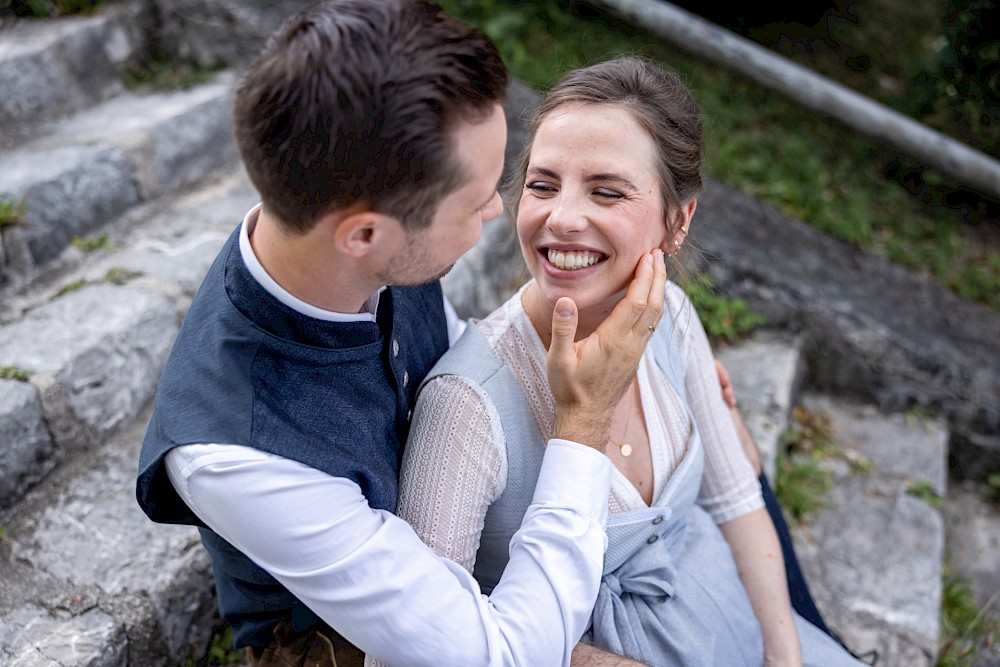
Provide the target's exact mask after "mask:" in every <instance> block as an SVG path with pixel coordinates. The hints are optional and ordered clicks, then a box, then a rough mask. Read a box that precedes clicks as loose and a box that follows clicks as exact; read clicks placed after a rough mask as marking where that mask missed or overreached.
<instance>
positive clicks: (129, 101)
mask: <svg viewBox="0 0 1000 667" xmlns="http://www.w3.org/2000/svg"><path fill="white" fill-rule="evenodd" d="M233 83H234V76H233V75H232V74H231V73H227V72H226V73H221V74H219V75H218V76H216V77H215V78H214V79H213V80H212V81H211V82H209V83H207V84H204V85H201V86H198V87H196V88H192V89H190V90H184V91H177V92H170V93H155V94H144V95H142V94H136V93H125V94H122V95H119V96H117V97H115V98H113V99H111V100H108V101H106V102H103V103H101V104H100V105H97V106H95V107H92V108H90V109H87V110H85V111H82V112H80V113H78V114H76V115H74V116H72V117H70V118H67V119H62V120H60V121H57V122H55V123H52V124H49V125H46V126H44V134H43V135H41V136H40V137H39V138H37V139H35V140H33V141H32V142H29V143H28V144H23V145H21V146H19V147H17V148H16V149H13V150H8V151H6V152H3V153H0V174H3V176H2V179H0V198H4V199H7V200H9V201H10V200H12V201H20V202H23V204H24V207H25V212H24V216H23V220H22V222H21V223H20V224H15V225H9V226H5V227H4V228H3V230H2V237H0V286H2V287H6V288H16V287H19V286H21V285H23V284H25V283H27V282H28V281H30V280H31V279H33V278H35V277H37V276H38V275H39V273H40V271H41V269H42V268H43V267H44V266H45V265H46V264H49V263H51V262H52V261H53V260H54V259H56V258H57V257H58V256H59V255H60V254H61V253H63V252H64V250H65V249H66V248H67V247H68V246H69V244H70V242H71V241H72V240H73V239H74V238H77V237H85V236H87V235H88V234H93V233H95V232H96V231H97V230H99V229H102V228H103V227H105V226H106V225H107V224H108V223H109V222H110V221H113V220H114V219H116V218H117V217H119V216H121V215H122V214H123V213H125V212H126V211H127V210H129V209H130V208H132V207H134V206H136V205H137V204H139V203H140V202H144V201H150V200H152V199H153V198H156V197H158V196H162V195H164V194H168V193H171V192H175V191H177V190H179V189H181V188H184V187H186V186H189V185H191V184H193V183H197V182H198V181H199V180H201V179H204V178H205V177H206V176H207V175H209V174H210V173H211V172H212V171H214V170H217V169H219V168H221V167H223V166H225V165H227V164H233V163H234V162H235V161H236V159H237V154H236V148H235V143H234V141H233V138H232V130H231V129H230V127H231V123H230V107H231V99H232V90H233Z"/></svg>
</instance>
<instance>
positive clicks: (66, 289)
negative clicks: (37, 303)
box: [56, 278, 87, 296]
mask: <svg viewBox="0 0 1000 667" xmlns="http://www.w3.org/2000/svg"><path fill="white" fill-rule="evenodd" d="M86 285H87V281H86V280H84V279H83V278H80V279H79V280H73V281H70V282H68V283H66V284H65V285H63V286H62V287H60V288H59V291H58V292H56V296H63V295H64V294H70V293H71V292H78V291H80V290H82V289H83V288H84V287H86Z"/></svg>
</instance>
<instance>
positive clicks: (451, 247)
mask: <svg viewBox="0 0 1000 667" xmlns="http://www.w3.org/2000/svg"><path fill="white" fill-rule="evenodd" d="M452 143H453V150H454V151H455V153H454V155H455V158H456V159H457V162H458V164H459V165H461V166H462V171H461V172H460V176H461V177H462V178H463V180H464V182H465V185H463V186H462V187H460V188H459V189H457V190H455V191H454V192H452V193H451V194H449V195H447V196H446V197H445V198H444V199H442V200H441V202H440V204H439V205H438V207H437V210H436V211H435V212H434V216H433V217H432V218H431V223H430V224H429V225H428V226H427V227H425V228H423V229H419V230H415V231H411V232H408V233H407V234H406V242H405V244H404V245H405V247H403V248H402V249H401V250H400V252H398V253H396V254H395V255H393V256H392V257H391V258H390V259H389V260H388V261H387V263H386V265H385V266H384V268H383V270H382V278H383V282H384V283H385V284H387V285H422V284H425V283H429V282H433V281H434V280H437V279H438V278H440V277H441V276H443V275H444V274H446V273H448V271H449V270H451V267H452V266H454V265H455V262H456V261H458V258H459V257H461V256H462V255H463V254H465V253H466V252H467V251H468V250H469V249H470V248H472V246H474V245H475V244H476V241H478V240H479V236H480V235H481V234H482V231H483V223H484V222H485V221H487V220H492V219H493V218H496V217H498V216H499V215H500V214H501V213H502V212H503V203H502V202H501V200H500V194H499V193H498V192H497V186H498V184H499V182H500V176H501V174H502V172H503V158H504V147H505V146H506V144H507V122H506V120H505V118H504V114H503V108H502V107H501V106H500V105H499V104H497V105H495V107H494V109H493V111H492V113H491V114H490V115H489V117H488V118H487V119H486V120H484V121H480V122H478V123H468V122H461V123H459V124H458V125H457V126H456V127H455V128H454V129H453V130H452Z"/></svg>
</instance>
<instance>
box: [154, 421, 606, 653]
mask: <svg viewBox="0 0 1000 667" xmlns="http://www.w3.org/2000/svg"><path fill="white" fill-rule="evenodd" d="M166 463H167V472H168V475H169V477H170V480H171V482H172V483H173V485H174V487H175V488H176V489H177V492H178V493H179V494H180V496H181V498H182V499H183V500H184V502H185V503H187V504H188V506H189V507H190V508H191V509H192V510H193V511H194V512H195V514H197V515H198V517H199V518H201V520H202V521H204V522H205V524H206V525H208V526H209V527H210V528H211V529H212V530H214V531H215V532H217V533H218V534H219V535H220V536H222V537H223V538H224V539H226V540H227V541H228V542H230V543H231V544H232V545H233V546H235V547H236V548H237V549H239V550H240V551H242V552H243V553H244V554H246V555H247V556H248V557H250V558H251V559H252V560H253V561H254V562H256V563H257V564H259V565H260V566H261V567H262V568H264V569H265V570H266V571H268V572H269V573H270V574H271V575H272V576H274V577H275V578H276V579H277V580H278V581H280V582H281V583H282V585H284V586H285V587H286V588H288V590H289V591H291V592H292V593H293V594H294V595H295V596H296V597H297V598H299V599H300V600H301V601H302V602H303V603H305V604H306V605H307V606H308V607H309V608H310V609H312V610H313V611H314V612H316V613H317V614H318V615H319V616H320V617H321V618H323V620H324V621H326V622H327V623H328V624H330V626H331V627H333V628H335V629H336V630H337V631H338V632H340V633H341V634H342V635H343V636H344V637H346V638H347V639H348V640H350V641H351V642H353V643H354V644H355V645H357V646H358V647H359V648H361V649H362V650H363V651H365V652H366V653H368V654H369V655H370V656H372V657H374V658H376V659H378V660H380V661H382V662H383V663H385V664H386V665H390V666H392V665H414V666H419V665H429V666H430V665H433V666H435V667H442V666H446V665H456V666H458V665H462V666H465V665H533V666H534V665H568V664H569V661H570V655H571V652H572V649H573V646H574V645H575V644H576V642H577V640H578V639H579V638H580V636H581V635H582V634H583V632H584V630H585V629H586V628H587V625H588V623H589V619H590V613H591V609H592V607H593V603H594V600H595V599H596V596H597V587H598V585H599V582H600V576H601V569H602V561H603V555H604V546H605V534H604V523H605V521H606V517H607V496H608V490H609V487H610V478H611V468H610V463H609V461H608V459H607V458H606V457H605V456H603V455H601V454H599V453H598V452H596V451H595V450H593V449H591V448H589V447H585V446H583V445H579V444H576V443H570V442H566V441H558V440H553V441H551V442H550V444H549V446H548V447H547V448H546V453H545V458H544V460H543V464H542V472H541V475H540V476H539V480H538V485H537V488H536V491H535V496H534V500H533V503H532V505H531V507H530V508H529V510H528V513H527V514H526V515H525V518H524V522H523V524H522V527H521V529H520V530H519V531H518V533H517V534H516V535H515V536H514V538H513V539H512V541H511V559H510V564H509V565H508V567H507V570H506V571H505V573H504V577H503V579H502V580H501V581H500V583H499V584H498V585H497V587H496V589H495V590H494V592H493V595H491V596H490V597H488V598H487V597H486V596H484V595H482V594H481V593H480V591H479V586H478V584H477V583H476V581H475V580H474V579H473V578H472V576H471V575H470V574H469V573H468V572H466V571H465V570H464V569H463V568H461V567H460V566H458V565H456V564H455V563H453V562H451V561H449V560H447V559H444V558H439V557H438V556H436V555H435V554H434V553H433V552H432V551H430V549H428V548H427V547H426V546H425V545H424V544H423V543H422V542H421V541H420V539H419V538H418V537H417V536H416V534H415V533H414V532H413V530H412V529H411V528H410V526H409V525H408V524H407V523H406V522H404V521H403V520H401V519H399V518H398V517H396V516H394V515H393V514H392V513H390V512H386V511H383V510H376V509H372V508H371V507H370V506H369V505H368V502H367V501H366V499H365V497H364V495H363V494H362V493H361V489H360V488H359V487H358V486H357V485H356V484H354V483H353V482H351V481H350V480H347V479H345V478H338V477H331V476H330V475H327V474H325V473H323V472H320V471H318V470H315V469H313V468H310V467H308V466H305V465H303V464H301V463H298V462H295V461H291V460H289V459H284V458H281V457H277V456H273V455H271V454H267V453H264V452H260V451H258V450H255V449H252V448H248V447H242V446H239V445H217V444H209V445H186V446H182V447H178V448H175V449H173V450H172V451H171V452H170V453H169V454H168V455H167V459H166Z"/></svg>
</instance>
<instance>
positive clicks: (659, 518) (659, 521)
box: [653, 516, 663, 526]
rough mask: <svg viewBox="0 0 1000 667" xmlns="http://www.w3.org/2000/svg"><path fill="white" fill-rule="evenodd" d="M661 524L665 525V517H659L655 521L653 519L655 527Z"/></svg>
mask: <svg viewBox="0 0 1000 667" xmlns="http://www.w3.org/2000/svg"><path fill="white" fill-rule="evenodd" d="M661 523H663V517H662V516H658V517H656V518H655V519H653V525H654V526H656V525H659V524H661Z"/></svg>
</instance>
